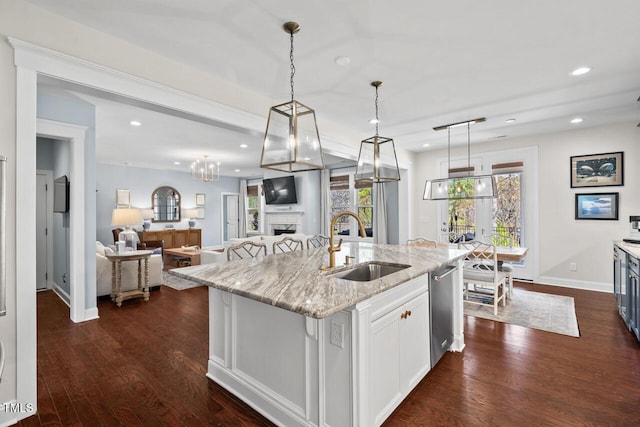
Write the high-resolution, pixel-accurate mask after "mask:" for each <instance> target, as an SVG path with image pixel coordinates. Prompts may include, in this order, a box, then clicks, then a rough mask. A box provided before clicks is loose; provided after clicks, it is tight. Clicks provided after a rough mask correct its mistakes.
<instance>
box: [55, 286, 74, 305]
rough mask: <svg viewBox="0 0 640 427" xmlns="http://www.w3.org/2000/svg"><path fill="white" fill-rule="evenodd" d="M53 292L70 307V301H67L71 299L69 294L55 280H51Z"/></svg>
mask: <svg viewBox="0 0 640 427" xmlns="http://www.w3.org/2000/svg"><path fill="white" fill-rule="evenodd" d="M53 292H55V293H56V294H57V295H58V297H59V298H60V299H61V300H62V301H63V302H64V303H65V304H67V306H68V307H69V308H71V305H70V303H69V302H70V301H71V296H70V295H69V294H68V293H67V292H65V290H64V289H62V288H61V287H60V285H58V284H57V283H56V282H53Z"/></svg>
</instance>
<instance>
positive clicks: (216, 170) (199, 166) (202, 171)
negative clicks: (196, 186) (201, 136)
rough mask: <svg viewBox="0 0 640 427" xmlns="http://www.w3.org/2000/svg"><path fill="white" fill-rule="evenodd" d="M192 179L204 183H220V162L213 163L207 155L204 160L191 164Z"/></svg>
mask: <svg viewBox="0 0 640 427" xmlns="http://www.w3.org/2000/svg"><path fill="white" fill-rule="evenodd" d="M191 178H193V179H195V180H197V181H202V182H217V181H220V162H217V163H214V162H211V161H209V156H207V155H205V156H204V160H202V161H200V159H198V160H196V161H195V162H193V163H191Z"/></svg>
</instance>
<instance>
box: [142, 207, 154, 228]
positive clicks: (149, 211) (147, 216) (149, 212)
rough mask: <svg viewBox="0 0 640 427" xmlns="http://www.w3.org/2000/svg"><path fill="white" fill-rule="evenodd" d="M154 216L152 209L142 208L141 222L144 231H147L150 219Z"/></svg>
mask: <svg viewBox="0 0 640 427" xmlns="http://www.w3.org/2000/svg"><path fill="white" fill-rule="evenodd" d="M154 217H155V214H154V213H153V209H142V219H144V222H143V223H142V228H144V231H147V230H148V229H149V228H150V227H151V221H150V220H151V219H153V218H154Z"/></svg>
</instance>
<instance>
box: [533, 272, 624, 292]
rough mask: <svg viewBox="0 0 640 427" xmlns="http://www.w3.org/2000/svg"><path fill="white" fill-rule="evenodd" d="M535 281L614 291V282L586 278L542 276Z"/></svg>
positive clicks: (600, 290) (576, 287)
mask: <svg viewBox="0 0 640 427" xmlns="http://www.w3.org/2000/svg"><path fill="white" fill-rule="evenodd" d="M535 283H538V284H541V285H551V286H563V287H565V288H572V289H584V290H587V291H596V292H607V293H610V294H611V293H613V283H601V282H588V281H586V280H567V279H561V278H558V277H550V276H540V277H538V279H537V280H535Z"/></svg>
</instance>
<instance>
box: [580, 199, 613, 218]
mask: <svg viewBox="0 0 640 427" xmlns="http://www.w3.org/2000/svg"><path fill="white" fill-rule="evenodd" d="M576 219H605V220H607V219H608V220H614V221H615V220H617V219H618V193H586V194H576Z"/></svg>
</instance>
